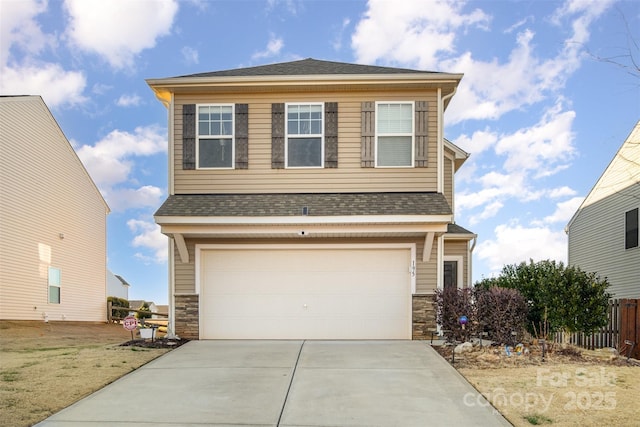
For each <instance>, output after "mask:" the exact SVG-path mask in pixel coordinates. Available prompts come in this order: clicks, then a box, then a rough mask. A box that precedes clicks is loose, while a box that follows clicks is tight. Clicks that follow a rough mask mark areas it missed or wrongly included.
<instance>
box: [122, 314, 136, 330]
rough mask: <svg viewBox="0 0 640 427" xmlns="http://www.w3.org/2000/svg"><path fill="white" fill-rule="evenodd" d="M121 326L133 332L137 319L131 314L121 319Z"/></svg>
mask: <svg viewBox="0 0 640 427" xmlns="http://www.w3.org/2000/svg"><path fill="white" fill-rule="evenodd" d="M122 326H123V327H124V328H125V329H126V330H127V331H132V332H133V331H135V330H136V328H137V327H138V319H136V318H135V317H133V316H127V317H125V318H124V319H123V320H122Z"/></svg>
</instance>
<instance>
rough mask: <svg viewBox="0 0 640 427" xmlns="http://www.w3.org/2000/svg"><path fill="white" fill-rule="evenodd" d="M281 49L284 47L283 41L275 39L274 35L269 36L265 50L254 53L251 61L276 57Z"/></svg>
mask: <svg viewBox="0 0 640 427" xmlns="http://www.w3.org/2000/svg"><path fill="white" fill-rule="evenodd" d="M283 47H284V41H283V40H282V39H281V38H279V37H276V36H275V34H271V35H270V36H269V41H268V42H267V47H266V49H265V50H263V51H260V52H256V53H254V54H253V55H251V59H253V60H257V59H264V58H271V57H273V56H277V55H278V54H279V53H280V51H281V50H282V48H283Z"/></svg>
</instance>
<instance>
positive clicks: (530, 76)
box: [352, 0, 612, 124]
mask: <svg viewBox="0 0 640 427" xmlns="http://www.w3.org/2000/svg"><path fill="white" fill-rule="evenodd" d="M611 1H612V0H607V1H602V2H588V1H581V0H575V1H569V2H567V3H565V4H564V6H562V7H560V8H559V9H558V10H557V11H555V12H554V19H553V21H554V22H555V23H557V24H558V25H562V27H563V28H567V29H568V30H569V33H570V34H569V35H568V36H567V37H566V39H565V40H561V43H560V44H559V46H560V49H559V50H558V51H556V52H537V51H536V45H535V42H534V40H535V37H536V34H535V33H534V32H533V31H532V30H531V29H529V28H527V27H526V25H527V21H528V18H526V19H524V20H522V21H520V22H518V23H516V24H514V25H513V26H511V27H510V28H508V29H507V31H505V32H503V35H504V37H505V41H504V42H503V44H507V43H512V44H513V48H512V50H511V52H510V54H509V56H508V59H507V60H506V61H499V60H498V59H497V58H493V59H489V60H480V59H478V58H475V57H474V56H473V55H472V53H471V52H469V51H467V52H458V51H457V50H456V40H457V38H459V37H461V34H463V33H465V32H468V31H473V30H478V29H479V30H480V31H484V30H486V29H487V26H488V25H489V23H490V22H491V17H490V16H489V15H487V14H486V13H485V12H483V11H481V10H479V9H475V10H472V11H469V12H467V11H466V10H465V6H466V3H465V2H445V1H431V2H429V3H428V5H429V7H425V3H424V2H423V1H402V2H389V1H385V0H371V1H370V2H369V3H368V6H369V7H368V10H367V11H366V13H365V15H364V17H363V18H362V19H361V20H360V22H359V23H358V24H357V26H356V30H355V32H354V34H353V36H352V48H353V50H354V53H355V56H356V59H357V61H358V62H361V63H375V62H378V61H381V62H384V63H389V64H392V65H395V64H400V65H404V66H416V67H419V68H420V69H431V70H438V69H442V70H444V71H449V72H464V74H465V76H464V78H463V79H462V82H461V84H460V87H459V88H458V92H457V94H456V97H455V98H454V99H453V102H452V103H451V105H450V107H449V109H448V111H447V122H448V123H449V124H455V123H458V122H461V121H463V120H469V119H474V120H483V119H491V120H497V119H498V118H500V117H502V116H503V115H504V114H505V113H507V112H510V111H513V110H518V109H522V108H523V107H524V106H527V105H533V104H536V103H538V102H541V101H543V100H545V99H548V98H549V97H550V96H555V93H556V91H557V90H558V89H560V88H562V87H564V85H565V83H566V81H567V79H568V78H569V77H570V76H571V75H572V74H573V72H575V70H577V69H578V67H579V66H580V64H581V61H582V59H583V53H584V43H585V42H586V41H587V40H588V39H589V35H590V33H589V26H590V25H591V24H592V23H593V21H594V20H595V19H597V18H598V17H599V16H600V15H601V14H602V13H604V11H605V10H606V9H607V8H608V7H609V6H610V5H611ZM516 28H517V29H518V32H517V33H515V34H512V31H514V30H515V29H516ZM514 37H515V39H514ZM545 56H547V57H545Z"/></svg>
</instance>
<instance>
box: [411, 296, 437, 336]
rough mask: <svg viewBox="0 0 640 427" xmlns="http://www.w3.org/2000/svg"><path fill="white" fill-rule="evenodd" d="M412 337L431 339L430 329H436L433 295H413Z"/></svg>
mask: <svg viewBox="0 0 640 427" xmlns="http://www.w3.org/2000/svg"><path fill="white" fill-rule="evenodd" d="M412 305H413V331H412V335H413V339H414V340H428V339H431V331H435V329H436V306H435V304H434V302H433V295H414V296H413V304H412Z"/></svg>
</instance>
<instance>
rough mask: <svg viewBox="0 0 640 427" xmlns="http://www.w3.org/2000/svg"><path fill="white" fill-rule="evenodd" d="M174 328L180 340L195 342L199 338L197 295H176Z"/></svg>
mask: <svg viewBox="0 0 640 427" xmlns="http://www.w3.org/2000/svg"><path fill="white" fill-rule="evenodd" d="M174 299H175V304H176V307H175V316H176V319H175V328H176V330H175V331H174V332H175V334H176V335H178V336H179V337H180V338H186V339H190V340H197V339H199V338H200V330H199V324H200V319H199V313H198V295H176V296H175V297H174Z"/></svg>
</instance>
